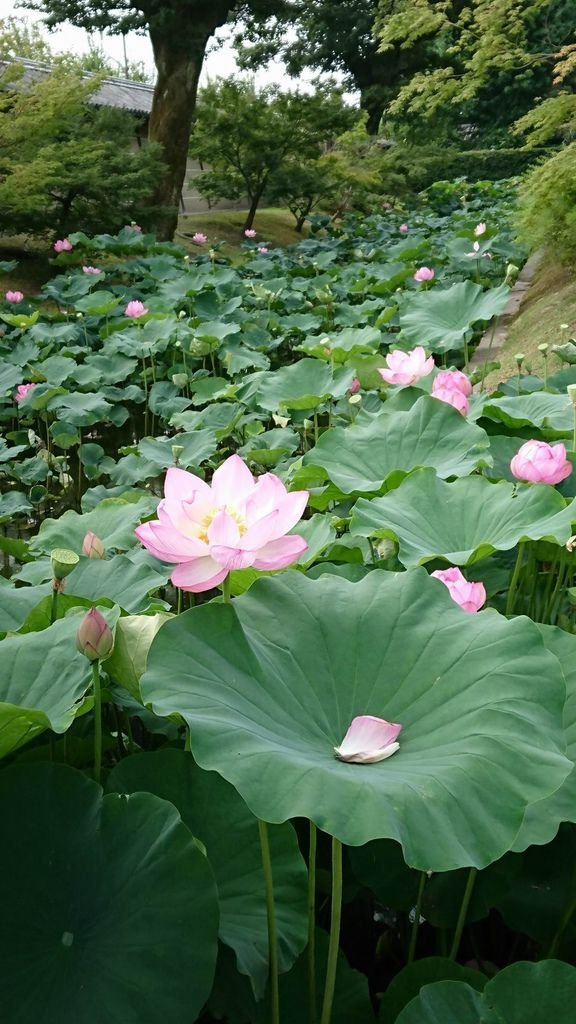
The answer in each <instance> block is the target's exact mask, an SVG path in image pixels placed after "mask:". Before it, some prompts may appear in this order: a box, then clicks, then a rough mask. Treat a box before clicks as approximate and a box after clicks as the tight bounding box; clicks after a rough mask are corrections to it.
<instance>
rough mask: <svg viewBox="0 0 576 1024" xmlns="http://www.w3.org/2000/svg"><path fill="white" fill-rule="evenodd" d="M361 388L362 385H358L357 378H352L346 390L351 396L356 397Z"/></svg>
mask: <svg viewBox="0 0 576 1024" xmlns="http://www.w3.org/2000/svg"><path fill="white" fill-rule="evenodd" d="M361 387H362V385H361V384H360V381H359V380H358V377H354V378H353V380H352V383H351V385H350V387H349V388H348V390H349V392H350V394H351V395H357V394H358V392H359V391H360V388H361Z"/></svg>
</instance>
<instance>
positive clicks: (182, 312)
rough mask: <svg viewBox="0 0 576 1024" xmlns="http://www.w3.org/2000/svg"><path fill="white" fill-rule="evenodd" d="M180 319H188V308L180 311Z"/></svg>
mask: <svg viewBox="0 0 576 1024" xmlns="http://www.w3.org/2000/svg"><path fill="white" fill-rule="evenodd" d="M178 319H179V320H185V319H186V310H185V309H181V310H180V312H179V313H178Z"/></svg>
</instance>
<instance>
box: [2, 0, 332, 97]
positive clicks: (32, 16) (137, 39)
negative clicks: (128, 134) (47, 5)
mask: <svg viewBox="0 0 576 1024" xmlns="http://www.w3.org/2000/svg"><path fill="white" fill-rule="evenodd" d="M11 15H13V16H14V17H17V18H22V19H23V20H26V21H37V22H42V18H41V16H40V15H39V14H36V13H35V12H33V11H27V10H24V9H23V8H21V7H18V0H0V18H7V17H10V16H11ZM46 34H47V37H48V41H49V43H50V45H51V47H52V48H53V49H55V50H68V51H72V52H75V53H81V52H82V51H86V50H88V49H89V36H88V34H87V33H86V32H84V31H83V30H82V29H79V28H73V27H72V26H71V25H63V26H62V27H61V28H60V29H58V30H56V31H54V32H51V33H48V32H47V33H46ZM230 37H231V31H230V29H229V28H226V27H224V28H223V29H221V30H220V31H219V32H218V33H217V35H216V38H217V39H219V40H223V45H222V46H220V47H218V48H216V47H215V46H214V41H212V43H211V44H210V46H209V49H210V50H211V52H209V53H208V54H207V56H206V59H205V61H204V68H203V73H202V81H203V82H205V81H206V80H207V79H208V78H216V76H220V77H222V78H228V77H231V76H232V75H234V74H236V73H238V66H237V64H236V60H235V56H234V49H233V47H232V46H231V45H230V42H229V40H230ZM92 40H93V43H94V45H96V46H97V47H98V48H100V36H99V35H98V34H95V35H94V36H93V37H92ZM101 48H102V49H103V51H104V53H105V54H106V56H107V57H110V58H111V59H112V60H113V61H116V62H117V64H118V76H119V77H122V75H123V67H124V55H123V49H122V38H121V36H103V38H102V44H101ZM126 50H127V56H128V60H129V61H133V62H137V61H142V63H143V64H144V66H145V67H146V70H147V71H148V72H149V73H150V74H151V75H153V74H154V59H153V57H152V47H151V46H150V41H149V39H148V37H147V36H140V35H137V34H136V33H135V32H131V33H130V34H129V35H127V36H126ZM312 77H313V76H312V75H304V76H302V78H301V79H299V80H298V84H299V85H300V86H302V85H305V83H306V81H310V79H311V78H312ZM254 78H255V80H256V83H257V85H268V84H271V83H276V84H278V85H284V86H285V85H286V84H287V76H286V71H285V68H284V65H283V64H282V63H281V62H280V61H276V62H274V64H271V65H270V66H269V67H268V68H267V69H266V70H265V71H258V72H256V74H255V75H254ZM290 81H291V80H290V79H288V82H289V83H290ZM293 85H294V86H295V85H296V80H294V82H293Z"/></svg>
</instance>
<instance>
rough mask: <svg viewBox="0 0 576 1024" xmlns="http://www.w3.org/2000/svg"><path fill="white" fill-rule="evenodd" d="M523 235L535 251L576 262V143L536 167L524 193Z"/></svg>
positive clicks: (522, 200)
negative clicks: (550, 251) (538, 250)
mask: <svg viewBox="0 0 576 1024" xmlns="http://www.w3.org/2000/svg"><path fill="white" fill-rule="evenodd" d="M520 211H521V212H520V232H521V234H522V236H523V237H524V238H525V240H526V241H527V242H528V244H529V245H530V247H531V248H532V249H540V248H542V249H545V250H553V252H554V255H555V257H556V258H557V259H559V260H560V261H561V262H562V263H573V262H574V261H576V142H573V143H571V144H570V145H569V146H566V147H565V148H564V149H561V150H560V151H559V152H558V153H555V154H554V156H552V157H550V159H548V160H545V161H544V163H541V164H539V165H538V166H537V167H534V168H533V170H532V171H531V172H530V174H529V175H528V176H527V177H526V178H525V180H524V182H523V184H522V187H521V191H520Z"/></svg>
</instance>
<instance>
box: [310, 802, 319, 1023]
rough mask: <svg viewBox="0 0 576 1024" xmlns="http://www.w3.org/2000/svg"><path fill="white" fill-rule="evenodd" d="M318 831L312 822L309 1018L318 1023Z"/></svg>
mask: <svg viewBox="0 0 576 1024" xmlns="http://www.w3.org/2000/svg"><path fill="white" fill-rule="evenodd" d="M317 844H318V832H317V830H316V825H315V824H314V822H313V821H311V822H310V846H309V850H308V1020H309V1024H316V1016H317V1014H316V847H317Z"/></svg>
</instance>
